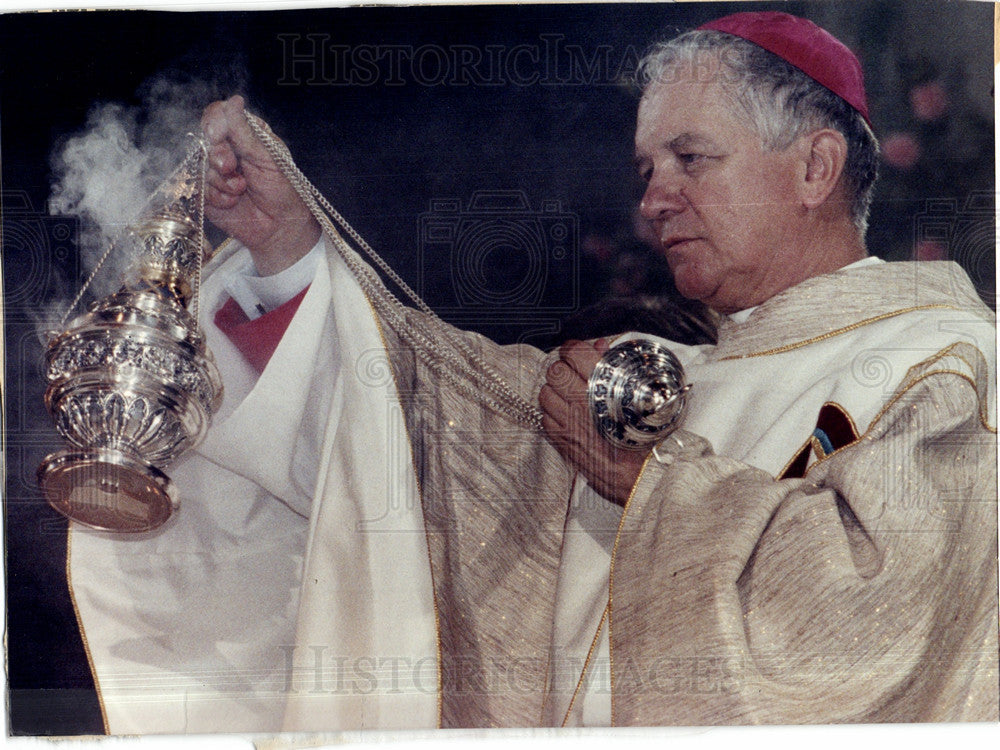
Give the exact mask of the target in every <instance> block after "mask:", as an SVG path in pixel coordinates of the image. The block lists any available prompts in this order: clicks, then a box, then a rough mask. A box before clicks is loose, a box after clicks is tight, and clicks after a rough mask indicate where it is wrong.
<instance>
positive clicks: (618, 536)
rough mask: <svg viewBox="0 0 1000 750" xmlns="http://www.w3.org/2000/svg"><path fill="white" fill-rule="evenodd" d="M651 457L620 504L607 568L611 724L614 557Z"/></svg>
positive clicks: (650, 454)
mask: <svg viewBox="0 0 1000 750" xmlns="http://www.w3.org/2000/svg"><path fill="white" fill-rule="evenodd" d="M652 458H653V452H652V451H650V452H649V453H648V454H647V455H646V460H645V461H643V462H642V466H641V467H640V468H639V476H638V477H636V479H635V484H633V485H632V491H631V492H629V493H628V499H627V500H626V501H625V505H624V506H622V518H621V520H620V521H619V522H618V530H617V531H616V532H615V544H614V546H613V547H612V548H611V565H610V567H609V568H608V606H607V608H606V609H605V612H607V615H608V616H607V620H608V682H609V684H610V685H611V726H615V658H614V647H615V642H614V639H613V638H612V637H611V636H612V627H611V626H612V616H611V611H612V591H613V590H614V584H615V557H616V556H617V554H618V542H619V540H620V539H621V535H622V529H623V528H625V518H626V517H627V516H628V510H629V508H630V507H631V506H632V498H634V497H635V491H636V490H637V489H638V488H639V482H641V481H642V475H643V474H644V473H645V472H646V467H647V466H649V462H650V459H652Z"/></svg>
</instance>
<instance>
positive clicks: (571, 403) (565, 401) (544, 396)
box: [538, 339, 649, 505]
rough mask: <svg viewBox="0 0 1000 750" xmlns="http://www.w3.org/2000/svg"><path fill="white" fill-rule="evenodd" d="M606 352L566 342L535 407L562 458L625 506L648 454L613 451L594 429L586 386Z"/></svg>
mask: <svg viewBox="0 0 1000 750" xmlns="http://www.w3.org/2000/svg"><path fill="white" fill-rule="evenodd" d="M607 349H608V345H607V342H606V341H605V340H604V339H599V340H598V341H596V342H593V343H591V342H584V341H568V342H566V343H565V344H564V345H563V346H562V348H561V349H560V350H559V361H558V362H555V363H553V364H552V365H551V366H550V367H549V369H548V372H547V373H546V378H545V380H546V382H545V385H544V386H542V390H541V392H540V393H539V395H538V403H539V405H540V406H541V408H542V412H543V416H542V427H544V428H545V432H546V434H547V435H548V438H549V440H550V441H551V442H552V444H553V445H555V447H556V448H557V449H558V451H559V452H560V453H561V454H562V455H563V458H565V459H566V460H567V461H569V462H570V463H571V464H573V466H575V467H576V469H577V471H579V472H580V473H581V474H583V475H584V476H585V477H586V478H587V482H588V483H589V484H590V486H591V487H592V488H593V489H594V490H595V491H596V492H597V493H598V494H600V495H601V496H603V497H605V498H607V499H608V500H611V501H612V502H615V503H617V504H619V505H624V504H625V502H626V501H627V500H628V497H629V495H630V494H631V492H632V487H633V486H634V485H635V482H636V480H637V479H638V478H639V472H640V471H641V470H642V465H643V463H644V462H645V460H646V454H647V453H648V452H649V451H628V450H623V449H620V448H616V447H615V446H613V445H612V444H611V443H609V442H608V441H607V440H605V439H604V438H602V437H601V436H600V434H598V432H597V429H596V428H595V427H594V423H593V419H592V418H591V415H590V407H589V405H588V403H587V381H588V380H589V379H590V373H591V372H593V370H594V366H595V365H596V364H597V362H598V361H599V360H600V358H601V355H603V354H604V352H605V351H607Z"/></svg>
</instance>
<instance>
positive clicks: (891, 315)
mask: <svg viewBox="0 0 1000 750" xmlns="http://www.w3.org/2000/svg"><path fill="white" fill-rule="evenodd" d="M961 309H962V308H960V307H956V306H955V305H918V306H916V307H907V308H904V309H902V310H893V311H892V312H888V313H883V314H882V315H876V316H875V317H874V318H866V319H865V320H859V321H858V322H857V323H852V324H851V325H849V326H844V327H843V328H838V329H837V330H835V331H827V332H826V333H822V334H820V335H819V336H813V337H812V338H808V339H803V340H802V341H796V342H794V343H792V344H785V345H784V346H779V347H776V348H774V349H768V350H766V351H762V352H751V353H749V354H731V355H729V356H728V357H720V358H719V361H720V362H725V361H726V360H733V359H749V358H750V357H767V356H770V355H772V354H784V353H785V352H789V351H792V350H793V349H799V348H801V347H803V346H808V345H809V344H815V343H817V342H819V341H825V340H826V339H832V338H835V337H837V336H840V335H842V334H845V333H850V332H851V331H856V330H857V329H859V328H864V327H865V326H868V325H872V324H873V323H879V322H881V321H883V320H888V319H889V318H895V317H898V316H900V315H905V314H907V313H911V312H916V311H917V310H961Z"/></svg>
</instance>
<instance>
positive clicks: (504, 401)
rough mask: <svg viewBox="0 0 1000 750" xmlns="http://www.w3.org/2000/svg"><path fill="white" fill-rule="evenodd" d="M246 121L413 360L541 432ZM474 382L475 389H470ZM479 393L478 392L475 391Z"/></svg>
mask: <svg viewBox="0 0 1000 750" xmlns="http://www.w3.org/2000/svg"><path fill="white" fill-rule="evenodd" d="M246 116H247V122H248V123H249V125H250V129H251V130H252V131H253V133H254V135H256V136H257V138H258V139H260V142H261V143H262V144H263V146H264V148H265V149H266V150H267V152H268V154H269V155H270V156H271V158H272V159H273V160H274V162H275V163H276V164H277V165H278V168H279V169H280V170H281V172H282V174H284V176H285V177H286V178H287V179H288V181H289V182H290V183H291V184H292V187H293V188H294V189H295V192H296V193H297V194H298V195H299V197H300V198H301V199H302V201H303V202H304V203H305V204H306V206H307V207H308V209H309V211H310V213H312V215H313V217H315V219H316V220H317V221H318V222H319V224H320V226H321V227H322V228H323V230H324V232H325V233H326V236H327V237H328V238H329V239H330V241H331V242H332V243H333V245H334V247H335V248H336V249H337V252H338V254H339V255H340V257H341V258H343V260H344V262H345V263H346V264H347V267H348V269H349V270H350V271H351V273H352V274H353V275H354V277H355V279H357V281H358V284H359V285H360V286H361V288H362V290H363V291H364V292H365V295H366V296H367V297H368V299H369V300H370V301H371V303H372V306H373V307H374V308H375V309H376V310H377V311H378V312H379V314H381V315H382V316H383V317H384V318H385V320H386V322H387V323H388V324H389V325H390V326H391V327H392V329H393V330H395V331H396V332H397V333H398V334H399V335H400V337H401V338H402V339H403V340H404V341H406V342H407V343H408V344H409V345H410V346H412V347H413V349H414V351H415V352H416V354H417V356H418V357H420V359H421V361H423V362H424V364H425V365H427V367H429V368H430V370H431V371H432V372H434V373H435V374H437V375H439V376H442V377H444V378H446V379H447V380H448V381H449V382H450V383H451V384H452V385H454V386H455V387H456V388H457V389H458V390H460V391H461V392H462V393H463V394H464V395H465V396H467V397H469V398H471V399H473V400H476V401H483V402H485V403H487V404H488V405H489V406H491V407H492V408H494V409H496V410H497V411H500V412H501V413H503V414H506V415H508V416H510V417H512V418H513V419H515V420H517V421H518V422H521V423H522V424H524V425H526V426H528V427H530V428H532V429H534V430H541V429H542V412H541V410H540V409H539V408H538V407H537V406H535V405H534V404H532V403H531V402H529V401H528V400H527V399H525V398H524V397H523V396H521V395H520V394H519V393H518V392H517V391H515V390H514V389H513V388H512V387H511V386H510V385H509V384H508V383H507V381H506V380H504V378H503V376H501V375H500V374H499V373H498V372H497V371H496V370H495V369H494V368H493V367H492V366H491V365H490V364H489V363H487V362H486V361H484V360H483V359H482V358H481V357H479V356H478V355H477V354H476V353H475V351H474V350H473V348H472V346H471V345H470V344H469V342H468V341H466V340H464V339H463V337H462V336H461V335H460V334H459V333H457V332H456V331H455V329H454V328H452V327H451V326H450V325H448V324H447V323H445V322H444V321H443V320H441V318H439V317H438V315H437V314H436V313H435V312H434V311H433V310H431V309H430V307H429V306H428V305H427V303H426V302H424V301H423V300H422V299H421V298H420V296H419V295H418V294H417V293H416V292H415V291H413V289H412V288H411V287H410V286H409V285H408V284H407V283H406V282H405V281H403V279H402V278H401V277H400V276H399V275H398V274H397V273H396V272H395V271H394V270H392V268H391V267H390V266H389V264H388V263H387V262H386V261H385V260H384V259H383V258H382V257H381V256H380V255H379V254H378V253H377V252H376V251H375V249H374V248H373V247H372V246H371V245H369V244H368V242H367V241H365V239H364V238H363V237H362V236H361V235H360V234H359V233H358V232H357V230H355V229H354V227H352V226H351V225H350V224H349V223H348V222H347V220H346V219H345V218H344V217H343V216H342V215H341V214H340V213H339V212H338V211H337V210H336V209H335V208H334V207H333V206H332V205H331V204H330V202H329V201H328V200H327V199H326V198H325V197H324V196H323V194H322V193H320V191H319V190H318V189H317V188H316V186H315V185H313V184H312V183H311V182H310V181H309V179H308V178H307V177H306V176H305V175H304V174H303V173H302V171H301V170H300V169H299V168H298V166H297V165H296V164H295V162H294V160H293V159H292V155H291V153H290V152H289V150H288V148H287V147H286V146H285V144H284V143H282V142H281V141H280V140H279V139H278V138H277V137H276V136H274V134H272V133H271V131H270V128H268V126H267V124H266V123H265V122H264V121H263V120H261V119H260V118H259V117H256V116H255V115H252V114H250V113H249V112H248V113H246ZM331 218H332V219H333V221H335V222H336V223H337V224H339V225H340V227H341V228H342V229H343V230H344V232H345V233H346V234H347V235H348V236H349V237H350V238H351V239H352V240H354V242H355V243H357V245H358V247H360V248H361V249H362V250H363V251H364V252H365V254H366V255H367V256H368V258H369V259H370V260H371V261H372V263H374V264H375V266H377V267H378V268H379V269H380V270H381V271H382V273H383V274H385V276H386V277H387V278H388V279H389V280H390V281H391V282H392V283H393V284H395V285H396V286H397V287H398V288H399V289H400V290H401V291H402V292H403V294H404V295H405V296H406V297H408V298H409V299H410V301H412V302H413V303H414V305H416V307H417V309H418V310H420V312H422V313H423V314H424V316H425V318H424V321H422V322H421V323H420V324H417V323H415V322H414V321H413V320H412V319H411V318H410V317H408V316H407V308H406V306H405V305H404V304H403V303H402V302H401V301H400V300H399V299H398V298H397V297H396V296H395V295H394V294H392V292H390V291H389V290H388V289H387V288H386V286H385V285H384V284H383V282H382V280H381V279H380V278H379V276H378V274H377V273H376V272H375V271H374V269H372V267H371V266H369V265H368V264H367V263H365V261H364V260H363V259H362V258H361V256H360V255H359V254H358V253H357V252H356V251H355V250H354V248H352V247H351V246H350V245H349V244H348V243H347V241H346V240H345V239H344V238H343V237H342V236H341V235H340V233H339V232H338V231H337V229H336V228H335V227H334V225H333V221H331ZM425 328H429V329H430V330H431V332H432V333H433V334H434V336H435V337H438V338H440V339H444V340H445V341H446V342H448V343H449V344H451V345H452V346H453V347H454V348H455V349H457V350H458V351H459V352H460V353H461V354H462V356H458V355H457V354H455V352H453V351H451V350H449V349H448V348H447V347H440V346H437V345H435V341H434V337H431V336H428V334H427V333H426V332H425V330H423V329H425ZM470 381H471V382H472V383H475V385H476V388H473V387H472V386H470V385H469V382H470ZM477 389H478V390H477Z"/></svg>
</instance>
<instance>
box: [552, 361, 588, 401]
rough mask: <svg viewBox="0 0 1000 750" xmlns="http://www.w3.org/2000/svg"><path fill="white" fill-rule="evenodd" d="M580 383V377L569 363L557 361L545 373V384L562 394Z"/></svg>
mask: <svg viewBox="0 0 1000 750" xmlns="http://www.w3.org/2000/svg"><path fill="white" fill-rule="evenodd" d="M579 381H580V376H579V375H577V373H576V371H575V370H574V369H573V368H572V367H570V366H569V364H568V363H567V362H564V361H563V360H561V359H557V360H556V361H555V362H553V363H552V364H550V365H549V367H548V369H547V370H546V371H545V382H546V383H547V384H548V385H550V386H552V387H553V388H555V389H556V390H557V391H559V392H560V393H562V392H564V391H566V390H567V389H569V388H571V387H573V386H574V385H575V384H577V383H578V382H579Z"/></svg>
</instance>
